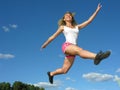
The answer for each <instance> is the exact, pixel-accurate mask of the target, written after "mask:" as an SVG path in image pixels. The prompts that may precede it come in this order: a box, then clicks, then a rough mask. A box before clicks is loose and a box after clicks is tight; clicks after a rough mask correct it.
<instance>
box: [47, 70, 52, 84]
mask: <svg viewBox="0 0 120 90" xmlns="http://www.w3.org/2000/svg"><path fill="white" fill-rule="evenodd" d="M47 75H48V77H49V82H50V83H51V84H53V76H51V75H50V72H47Z"/></svg>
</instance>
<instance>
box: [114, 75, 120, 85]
mask: <svg viewBox="0 0 120 90" xmlns="http://www.w3.org/2000/svg"><path fill="white" fill-rule="evenodd" d="M114 81H116V82H117V83H118V85H119V86H120V77H118V76H117V75H115V77H114Z"/></svg>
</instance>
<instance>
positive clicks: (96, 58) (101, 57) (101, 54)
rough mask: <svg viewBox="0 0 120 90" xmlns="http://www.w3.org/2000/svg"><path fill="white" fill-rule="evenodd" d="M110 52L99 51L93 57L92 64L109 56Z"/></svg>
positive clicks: (96, 63)
mask: <svg viewBox="0 0 120 90" xmlns="http://www.w3.org/2000/svg"><path fill="white" fill-rule="evenodd" d="M110 54H111V52H110V51H106V52H102V51H100V52H99V53H98V54H97V55H96V57H95V60H94V64H95V65H98V64H99V63H100V62H101V61H102V60H103V59H105V58H107V57H109V56H110Z"/></svg>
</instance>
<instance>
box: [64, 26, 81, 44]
mask: <svg viewBox="0 0 120 90" xmlns="http://www.w3.org/2000/svg"><path fill="white" fill-rule="evenodd" d="M78 33H79V29H78V26H76V27H75V28H70V27H67V26H64V31H63V34H64V36H65V39H66V42H69V43H72V44H75V45H76V44H77V38H78Z"/></svg>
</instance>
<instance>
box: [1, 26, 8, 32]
mask: <svg viewBox="0 0 120 90" xmlns="http://www.w3.org/2000/svg"><path fill="white" fill-rule="evenodd" d="M2 29H3V31H4V32H9V31H10V29H9V28H8V27H6V26H2Z"/></svg>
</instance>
